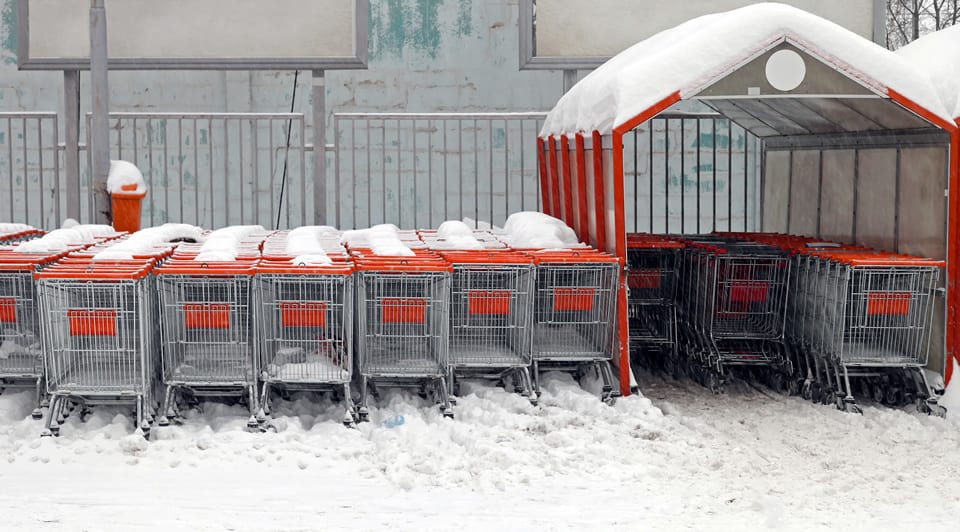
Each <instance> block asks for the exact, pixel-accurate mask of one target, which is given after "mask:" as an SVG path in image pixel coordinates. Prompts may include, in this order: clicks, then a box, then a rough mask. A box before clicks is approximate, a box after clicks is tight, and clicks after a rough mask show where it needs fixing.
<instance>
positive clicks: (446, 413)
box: [443, 410, 453, 419]
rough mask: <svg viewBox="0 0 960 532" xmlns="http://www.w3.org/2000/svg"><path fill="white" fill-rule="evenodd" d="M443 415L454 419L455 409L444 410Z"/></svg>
mask: <svg viewBox="0 0 960 532" xmlns="http://www.w3.org/2000/svg"><path fill="white" fill-rule="evenodd" d="M443 417H445V418H447V419H453V410H444V411H443Z"/></svg>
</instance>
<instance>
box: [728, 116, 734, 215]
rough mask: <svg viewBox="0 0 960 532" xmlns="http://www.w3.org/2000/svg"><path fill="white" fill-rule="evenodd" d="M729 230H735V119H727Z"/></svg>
mask: <svg viewBox="0 0 960 532" xmlns="http://www.w3.org/2000/svg"><path fill="white" fill-rule="evenodd" d="M727 231H733V120H730V119H727Z"/></svg>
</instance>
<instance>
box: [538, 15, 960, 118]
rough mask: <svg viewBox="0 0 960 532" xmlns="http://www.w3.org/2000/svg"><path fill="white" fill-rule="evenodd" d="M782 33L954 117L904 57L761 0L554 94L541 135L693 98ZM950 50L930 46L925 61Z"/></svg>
mask: <svg viewBox="0 0 960 532" xmlns="http://www.w3.org/2000/svg"><path fill="white" fill-rule="evenodd" d="M783 38H787V39H789V40H790V41H792V42H793V43H795V44H796V45H798V46H800V47H802V48H804V49H805V50H806V51H807V52H809V53H811V54H812V55H814V56H817V57H820V58H822V59H824V60H826V62H827V63H829V64H833V65H835V66H836V67H837V68H839V69H840V70H841V71H842V72H844V73H845V74H847V75H848V76H850V77H852V78H855V79H857V80H859V81H860V82H861V83H862V84H864V85H866V86H868V87H870V88H872V89H873V90H875V91H877V92H879V93H881V94H887V89H888V88H889V89H893V90H895V91H897V92H899V93H900V94H902V95H904V96H905V97H907V98H909V99H910V100H912V101H913V102H915V103H917V104H919V105H920V106H922V107H923V108H925V109H927V110H929V111H930V112H932V113H934V114H936V115H937V116H939V117H941V118H943V119H945V120H948V121H950V122H953V119H954V118H955V117H956V115H955V114H952V113H950V111H951V109H947V108H946V106H945V105H944V102H943V101H941V99H940V96H939V95H938V93H937V90H936V89H935V88H934V87H933V86H932V85H931V83H930V82H929V81H928V80H927V77H926V76H925V75H923V73H921V72H919V70H918V68H917V67H916V66H915V65H913V64H912V63H911V60H910V59H908V58H907V57H906V56H904V55H898V54H896V53H894V52H891V51H889V50H887V49H886V48H883V47H882V46H879V45H877V44H875V43H873V42H871V41H869V40H867V39H865V38H863V37H861V36H859V35H857V34H856V33H853V32H851V31H849V30H847V29H845V28H843V27H841V26H839V25H837V24H835V23H833V22H830V21H828V20H825V19H822V18H820V17H818V16H816V15H812V14H810V13H807V12H806V11H802V10H800V9H797V8H795V7H791V6H787V5H783V4H773V3H763V4H754V5H750V6H747V7H743V8H740V9H735V10H732V11H727V12H725V13H716V14H712V15H706V16H702V17H698V18H695V19H692V20H690V21H688V22H685V23H683V24H680V25H679V26H676V27H674V28H671V29H669V30H665V31H662V32H660V33H657V34H656V35H653V36H652V37H650V38H648V39H646V40H644V41H641V42H639V43H637V44H635V45H633V46H631V47H630V48H628V49H626V50H624V51H623V52H621V53H619V54H617V55H616V56H615V57H613V58H612V59H610V60H609V61H607V62H606V63H604V64H603V65H602V66H600V67H599V68H597V69H596V70H594V71H593V72H591V73H590V74H589V75H587V76H586V77H584V78H583V79H582V80H581V81H580V82H579V83H577V84H576V85H575V86H574V87H573V88H572V89H571V90H570V91H569V92H567V93H566V94H565V95H564V96H563V97H562V98H560V101H559V102H557V105H556V107H554V109H553V110H552V111H551V112H550V114H549V115H548V116H547V118H546V120H545V121H544V125H543V129H542V130H541V132H540V134H541V136H543V137H546V136H549V135H570V134H576V133H585V132H592V131H599V132H600V133H602V134H606V133H610V132H611V131H612V130H613V129H614V128H616V127H618V126H621V125H623V124H625V123H627V122H629V121H630V120H632V119H633V118H635V117H636V116H638V115H640V114H641V113H643V112H644V111H646V110H647V109H649V108H651V107H652V106H653V105H655V104H656V103H657V102H659V101H661V100H663V99H664V98H667V97H668V96H670V95H671V94H673V93H674V92H676V91H677V90H679V91H680V97H681V98H682V99H686V98H690V97H693V96H695V95H696V94H697V93H699V92H700V91H701V90H702V89H703V88H705V87H706V86H708V85H710V84H711V83H712V82H713V81H715V80H717V79H718V78H721V77H723V76H724V75H725V74H726V73H727V72H729V71H730V70H731V69H732V68H735V67H736V66H737V65H739V64H741V63H742V62H743V60H744V59H746V58H749V57H752V56H754V55H756V54H758V53H761V52H762V51H764V50H766V49H768V48H769V47H770V46H771V45H772V44H774V43H776V42H779V41H780V40H782V39H783ZM953 42H954V43H956V42H960V41H958V40H953ZM956 50H957V48H956V47H953V48H942V49H937V50H936V52H935V53H931V57H930V58H928V59H927V61H941V60H942V58H943V56H945V55H948V54H951V53H955V51H956ZM918 74H919V75H918ZM953 79H954V80H956V79H957V78H956V77H954V78H953Z"/></svg>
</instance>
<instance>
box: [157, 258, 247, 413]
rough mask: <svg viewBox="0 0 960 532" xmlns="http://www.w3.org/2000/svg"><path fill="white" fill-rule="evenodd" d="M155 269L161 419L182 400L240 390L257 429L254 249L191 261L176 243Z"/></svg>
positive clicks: (235, 393) (238, 394)
mask: <svg viewBox="0 0 960 532" xmlns="http://www.w3.org/2000/svg"><path fill="white" fill-rule="evenodd" d="M181 247H182V248H186V250H185V251H181V250H179V249H178V252H177V254H175V255H174V257H173V258H172V259H171V260H170V261H168V262H167V263H165V264H164V265H162V266H161V267H160V268H158V269H157V285H158V290H159V297H160V319H161V345H162V354H163V356H162V360H163V383H164V385H165V386H166V391H165V394H164V401H163V415H162V417H161V418H160V420H159V424H160V425H161V426H162V425H166V424H168V423H169V421H170V419H171V418H173V419H174V420H176V419H179V417H180V416H179V411H180V407H179V404H178V403H179V402H180V400H181V399H182V400H188V401H191V402H192V401H193V400H195V398H197V397H202V396H241V397H245V398H246V400H247V404H248V407H249V409H250V418H249V420H248V422H247V426H248V427H250V428H257V427H258V426H259V421H258V419H257V414H258V412H259V405H258V396H257V393H256V387H257V361H256V357H255V349H256V345H255V341H254V340H255V338H254V328H253V325H254V312H253V308H254V305H253V296H254V292H253V279H254V275H255V273H256V266H257V261H258V259H257V258H255V256H256V254H257V253H258V252H257V251H249V252H248V253H247V254H246V255H241V256H239V257H237V258H236V259H235V260H232V261H228V262H200V261H195V260H193V259H194V258H195V257H192V256H191V255H192V254H193V252H194V249H193V248H192V247H190V246H186V245H185V246H181Z"/></svg>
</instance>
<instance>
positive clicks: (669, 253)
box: [627, 248, 681, 345]
mask: <svg viewBox="0 0 960 532" xmlns="http://www.w3.org/2000/svg"><path fill="white" fill-rule="evenodd" d="M680 253H681V249H679V248H633V249H628V250H627V268H628V269H627V287H628V289H629V296H628V298H627V313H628V318H629V327H630V342H631V343H633V342H636V343H637V344H643V345H652V344H653V345H657V344H673V343H674V342H675V341H676V334H677V331H676V327H677V324H676V318H677V316H676V306H675V300H676V295H677V284H678V276H679V273H680V272H679V270H680Z"/></svg>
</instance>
